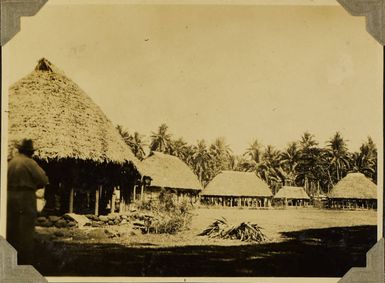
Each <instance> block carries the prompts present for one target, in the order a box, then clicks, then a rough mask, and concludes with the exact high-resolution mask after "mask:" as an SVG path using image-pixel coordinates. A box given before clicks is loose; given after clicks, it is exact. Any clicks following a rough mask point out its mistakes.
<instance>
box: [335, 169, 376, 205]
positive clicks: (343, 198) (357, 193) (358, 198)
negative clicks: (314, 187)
mask: <svg viewBox="0 0 385 283" xmlns="http://www.w3.org/2000/svg"><path fill="white" fill-rule="evenodd" d="M328 198H329V207H330V208H377V186H376V184H374V183H373V182H372V181H371V180H370V179H369V178H367V177H366V176H365V175H364V174H362V173H349V174H348V175H346V177H345V178H343V179H341V180H340V181H339V182H338V183H337V184H336V185H335V186H334V187H333V189H332V190H331V191H330V193H329V194H328Z"/></svg>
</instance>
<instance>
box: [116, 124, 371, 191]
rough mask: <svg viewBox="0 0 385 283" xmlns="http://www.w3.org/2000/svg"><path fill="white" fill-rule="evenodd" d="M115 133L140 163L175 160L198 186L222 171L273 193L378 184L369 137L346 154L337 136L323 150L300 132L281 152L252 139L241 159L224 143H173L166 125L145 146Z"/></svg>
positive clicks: (136, 137) (178, 140)
mask: <svg viewBox="0 0 385 283" xmlns="http://www.w3.org/2000/svg"><path fill="white" fill-rule="evenodd" d="M116 128H117V130H118V132H119V133H120V135H121V136H122V138H123V140H124V141H125V143H126V144H127V145H128V146H129V147H130V148H131V150H132V152H133V153H134V154H135V156H136V157H137V158H138V159H139V160H143V159H144V158H145V156H146V150H145V149H148V150H149V151H150V152H152V151H158V152H162V153H166V154H170V155H173V156H176V157H178V158H180V159H181V160H183V161H184V162H185V163H186V164H187V165H188V166H189V167H190V168H191V169H192V170H193V171H194V173H195V174H196V175H197V177H198V179H199V180H200V182H201V183H202V185H203V186H205V185H207V184H208V183H209V182H210V181H211V180H212V179H213V178H214V177H215V176H216V175H217V174H219V173H220V172H221V171H223V170H234V171H242V172H255V173H256V174H257V175H258V176H259V177H260V178H261V179H263V180H264V181H265V182H267V184H268V185H269V187H270V188H271V189H272V191H273V193H275V192H276V191H278V190H279V188H281V187H282V186H284V185H287V186H302V187H304V188H305V190H306V191H307V193H308V194H310V195H312V196H314V195H318V194H325V193H328V192H329V191H330V189H331V188H332V187H333V186H334V185H335V184H336V183H337V182H338V181H339V180H341V179H342V178H343V177H345V176H346V174H347V173H349V172H361V173H363V174H364V175H365V176H367V177H368V178H370V179H371V180H372V181H373V182H375V183H376V182H377V148H376V145H375V143H374V142H373V140H372V138H371V137H368V138H367V141H365V142H364V143H363V144H362V145H361V146H360V148H359V150H358V151H356V152H351V151H349V149H348V146H347V141H346V140H345V139H344V138H343V137H342V135H341V133H340V132H336V133H335V134H334V135H333V136H332V137H331V138H330V139H329V140H328V141H327V142H326V144H325V146H320V144H319V142H318V141H317V140H316V139H315V137H314V135H313V134H311V133H309V132H305V133H304V134H303V135H302V136H301V137H300V138H299V139H298V140H297V141H293V142H290V143H289V144H288V145H287V146H286V148H284V149H282V150H280V149H277V148H275V147H274V146H272V145H266V146H263V145H262V144H261V143H260V142H259V141H258V140H257V139H255V140H254V141H253V142H252V143H251V144H250V145H249V147H248V148H247V149H246V150H245V152H244V153H243V154H241V155H235V154H233V152H232V150H231V148H230V146H229V145H227V144H226V141H225V139H224V138H223V137H219V138H217V139H215V140H214V141H213V142H212V143H207V142H206V141H205V140H204V139H201V140H198V141H197V142H196V143H195V144H189V143H187V142H186V141H185V140H184V139H183V138H181V137H180V138H174V136H173V135H172V134H171V133H170V132H169V129H168V126H167V125H166V124H162V125H160V126H159V128H158V129H157V131H154V132H152V133H151V135H150V137H149V143H147V141H146V138H145V136H144V135H141V134H139V133H138V132H134V133H133V134H131V133H129V132H128V131H127V130H126V129H124V128H123V127H122V126H120V125H118V126H117V127H116Z"/></svg>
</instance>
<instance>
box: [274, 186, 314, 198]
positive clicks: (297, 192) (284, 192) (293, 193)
mask: <svg viewBox="0 0 385 283" xmlns="http://www.w3.org/2000/svg"><path fill="white" fill-rule="evenodd" d="M274 198H275V199H310V197H309V196H308V194H307V193H306V192H305V190H304V189H303V188H302V187H290V186H283V187H282V188H281V189H280V190H279V191H278V192H277V193H276V194H275V196H274Z"/></svg>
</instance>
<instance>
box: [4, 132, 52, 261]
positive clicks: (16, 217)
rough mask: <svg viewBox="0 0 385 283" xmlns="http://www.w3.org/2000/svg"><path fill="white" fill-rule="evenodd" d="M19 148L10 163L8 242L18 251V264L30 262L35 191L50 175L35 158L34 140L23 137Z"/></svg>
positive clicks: (34, 216) (46, 182)
mask: <svg viewBox="0 0 385 283" xmlns="http://www.w3.org/2000/svg"><path fill="white" fill-rule="evenodd" d="M17 149H18V152H19V153H18V154H17V155H16V156H15V157H14V158H12V159H11V160H10V161H9V162H8V200H7V241H8V242H9V243H10V244H11V245H12V246H13V247H14V248H15V249H16V250H17V253H18V263H19V264H28V263H31V261H32V256H33V249H34V238H33V236H34V231H35V221H36V217H37V208H36V191H37V190H38V189H40V188H43V187H44V186H46V185H47V184H48V177H47V175H46V174H45V172H44V170H43V169H42V168H41V167H40V166H39V165H38V164H37V163H36V161H35V160H33V159H32V155H33V153H34V152H35V149H34V146H33V142H32V140H30V139H24V140H22V142H21V143H20V145H18V146H17Z"/></svg>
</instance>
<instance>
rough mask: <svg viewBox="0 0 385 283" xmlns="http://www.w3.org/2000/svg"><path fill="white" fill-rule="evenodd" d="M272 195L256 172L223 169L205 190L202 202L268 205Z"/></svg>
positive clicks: (225, 204) (249, 205) (209, 203)
mask: <svg viewBox="0 0 385 283" xmlns="http://www.w3.org/2000/svg"><path fill="white" fill-rule="evenodd" d="M272 196H273V195H272V193H271V190H270V189H269V187H268V185H267V184H266V183H265V182H264V181H262V180H261V179H260V178H258V177H257V175H255V174H254V173H250V172H236V171H223V172H222V173H220V174H218V175H217V176H216V177H215V178H214V179H213V180H212V181H211V182H210V183H209V184H208V185H207V187H206V188H205V189H204V190H203V192H202V194H201V204H206V205H220V206H230V207H234V206H242V207H268V206H270V203H271V198H272Z"/></svg>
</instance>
